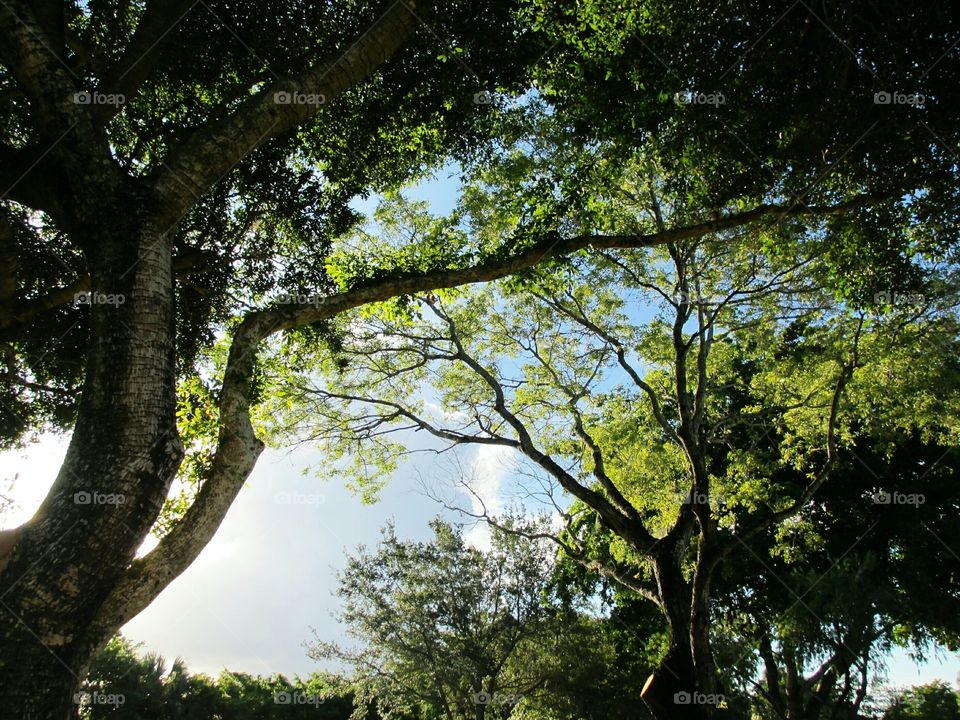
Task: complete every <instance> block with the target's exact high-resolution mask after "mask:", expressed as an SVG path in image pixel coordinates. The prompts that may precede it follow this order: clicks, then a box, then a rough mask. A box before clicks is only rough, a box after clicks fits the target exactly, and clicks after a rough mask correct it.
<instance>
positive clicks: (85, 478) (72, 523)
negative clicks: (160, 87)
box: [0, 194, 182, 719]
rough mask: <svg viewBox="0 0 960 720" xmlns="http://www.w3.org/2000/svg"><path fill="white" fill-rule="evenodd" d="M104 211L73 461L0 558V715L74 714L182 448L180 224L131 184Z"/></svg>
mask: <svg viewBox="0 0 960 720" xmlns="http://www.w3.org/2000/svg"><path fill="white" fill-rule="evenodd" d="M118 195H119V197H118V198H116V199H115V200H114V202H112V203H104V205H103V206H101V207H100V208H97V210H96V212H94V213H92V217H91V222H90V223H89V225H86V227H87V228H88V230H87V231H86V232H84V233H83V234H84V235H85V237H84V241H85V242H84V245H85V246H86V247H88V248H89V251H88V253H87V256H88V261H89V264H90V275H91V280H92V291H91V293H90V295H89V296H88V297H89V299H90V311H91V331H90V338H89V343H88V350H87V376H86V381H85V384H84V389H83V397H82V399H81V402H80V407H79V413H78V418H77V422H76V426H75V430H74V434H73V437H72V438H71V441H70V446H69V448H68V450H67V455H66V458H65V460H64V463H63V466H62V467H61V469H60V472H59V474H58V476H57V478H56V480H55V482H54V484H53V486H52V488H51V489H50V492H49V494H48V495H47V497H46V499H45V500H44V502H43V504H42V505H41V507H40V509H39V510H38V511H37V513H36V515H34V517H33V518H32V519H31V520H30V521H29V522H28V523H27V524H26V525H24V526H23V527H21V528H19V529H18V533H17V536H16V542H14V543H13V546H12V549H11V550H10V552H9V554H8V556H7V557H6V558H4V559H3V562H2V564H3V567H2V568H0V717H2V718H44V719H46V718H66V717H70V716H71V714H72V712H73V709H74V703H73V693H74V692H76V690H77V687H78V685H79V682H80V678H81V676H82V674H83V672H84V670H85V668H86V666H87V664H88V662H89V660H90V658H91V656H92V654H93V653H94V652H95V651H96V649H97V648H98V647H99V646H100V645H101V644H102V643H104V642H106V640H108V639H109V637H110V635H112V634H113V633H114V632H115V631H116V630H117V629H118V627H99V628H98V630H97V631H96V632H95V633H91V632H90V628H91V627H92V621H93V619H94V618H95V617H96V615H97V613H98V611H99V609H100V606H101V604H102V603H103V601H104V599H105V598H106V597H107V596H108V594H109V593H110V591H111V590H112V589H113V587H114V585H115V584H116V583H117V581H118V579H119V578H120V576H121V575H122V574H123V572H124V571H125V570H126V569H127V567H128V566H129V564H130V562H131V560H132V559H133V557H134V555H135V553H136V551H137V548H138V547H139V546H140V544H141V543H142V542H143V539H144V538H145V537H146V535H147V533H148V532H149V530H150V527H151V526H152V524H153V522H154V521H155V519H156V517H157V514H158V512H159V510H160V507H161V505H162V502H163V499H164V498H165V496H166V493H167V490H168V488H169V485H170V482H171V481H172V479H173V476H174V474H175V473H176V470H177V467H178V466H179V463H180V460H181V458H182V447H181V445H180V442H179V438H178V436H177V431H176V425H175V398H176V394H175V355H174V325H173V320H174V308H173V285H172V278H171V248H170V240H169V238H167V237H166V234H165V231H166V229H167V227H163V226H161V225H157V224H155V223H152V222H151V221H150V220H149V219H148V215H147V211H146V209H145V203H143V202H141V201H139V200H138V199H137V198H135V197H130V196H129V195H127V196H124V195H122V194H118Z"/></svg>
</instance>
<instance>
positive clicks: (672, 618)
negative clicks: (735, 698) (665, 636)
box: [641, 543, 726, 720]
mask: <svg viewBox="0 0 960 720" xmlns="http://www.w3.org/2000/svg"><path fill="white" fill-rule="evenodd" d="M679 545H680V543H678V546H679ZM680 567H681V566H680V557H679V547H678V548H677V549H676V551H674V552H671V551H665V552H663V553H662V554H660V555H659V556H657V557H656V558H655V559H654V574H655V576H656V580H657V591H658V594H659V596H660V598H661V603H662V609H663V611H664V615H665V617H666V620H667V625H668V627H669V632H670V646H669V648H668V650H667V653H666V655H665V656H664V657H663V659H662V660H661V661H660V665H659V666H658V667H657V669H656V670H655V671H654V673H653V675H651V676H650V678H649V679H648V680H647V683H646V685H645V686H644V688H643V691H642V693H641V697H642V698H643V701H644V703H645V704H646V706H647V708H648V709H649V710H650V712H651V713H652V714H653V716H654V717H655V718H656V720H715V719H716V718H722V717H724V716H725V714H726V712H725V710H724V708H723V707H722V706H721V700H722V698H721V697H720V696H719V694H718V693H717V687H718V685H719V683H718V682H717V679H716V671H715V668H714V665H713V659H712V654H711V653H710V649H709V638H708V637H707V636H706V634H705V633H706V631H707V629H708V627H707V624H706V622H705V621H704V618H703V615H702V613H704V612H705V611H706V602H707V598H706V597H700V596H699V595H698V594H697V592H696V591H697V590H699V591H701V592H706V590H707V588H708V587H709V584H708V583H707V584H704V583H702V582H701V583H697V582H694V583H692V584H691V583H690V582H688V581H687V580H686V578H684V577H683V573H682V571H681V569H680ZM698 613H700V615H699V616H698ZM701 634H702V637H701V636H700V635H701ZM698 658H699V660H700V661H701V662H705V663H706V664H707V666H706V667H698V665H697V659H698ZM706 675H709V676H710V677H709V678H708V680H707V681H706V682H704V680H703V678H704V676H706Z"/></svg>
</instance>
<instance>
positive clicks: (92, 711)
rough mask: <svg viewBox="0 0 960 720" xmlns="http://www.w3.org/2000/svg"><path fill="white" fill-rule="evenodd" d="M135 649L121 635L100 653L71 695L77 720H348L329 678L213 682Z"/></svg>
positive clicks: (347, 706)
mask: <svg viewBox="0 0 960 720" xmlns="http://www.w3.org/2000/svg"><path fill="white" fill-rule="evenodd" d="M139 649H140V645H139V644H137V643H134V642H132V641H130V640H128V639H127V638H124V637H122V636H119V635H118V636H117V637H114V638H113V639H111V640H110V642H109V643H108V644H107V645H106V646H105V647H104V648H103V650H101V651H100V652H99V653H97V655H96V656H95V657H94V659H93V662H92V664H91V666H90V671H89V674H88V676H87V678H86V680H85V681H84V683H83V685H82V687H81V691H80V692H79V693H78V694H77V697H76V700H77V701H78V702H77V711H78V713H79V716H80V718H81V719H82V720H107V719H109V720H211V719H213V718H216V719H217V720H307V718H311V719H312V720H346V718H348V717H349V716H350V714H351V711H352V710H353V705H354V703H353V697H352V694H351V692H350V690H349V687H348V686H347V685H346V684H345V683H344V682H343V681H342V679H338V678H336V677H334V676H329V675H323V674H315V675H311V676H310V677H309V678H307V679H305V680H304V679H300V678H296V679H294V680H293V681H291V680H288V679H287V678H285V677H284V676H282V675H273V676H270V677H262V676H254V675H248V674H245V673H237V672H230V671H229V670H225V671H224V672H222V673H221V674H220V676H219V677H218V678H217V679H215V680H214V679H211V678H210V677H208V676H206V675H203V674H191V673H190V672H189V671H188V670H187V667H186V664H185V663H184V662H183V660H181V659H179V658H178V659H177V660H175V661H174V662H173V663H172V664H171V665H170V667H169V668H168V667H167V663H166V661H165V660H164V659H163V657H161V656H160V655H158V654H156V653H141V652H140V651H139ZM363 717H364V718H365V720H366V718H370V720H373V718H374V717H375V716H374V715H372V714H371V713H370V712H368V713H367V714H366V715H364V716H363Z"/></svg>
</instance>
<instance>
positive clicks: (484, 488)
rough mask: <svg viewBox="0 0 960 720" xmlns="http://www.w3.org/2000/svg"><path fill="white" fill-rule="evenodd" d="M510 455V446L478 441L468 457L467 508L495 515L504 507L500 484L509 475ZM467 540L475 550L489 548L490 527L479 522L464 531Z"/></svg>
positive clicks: (475, 511)
mask: <svg viewBox="0 0 960 720" xmlns="http://www.w3.org/2000/svg"><path fill="white" fill-rule="evenodd" d="M513 456H514V451H513V450H512V449H511V448H508V447H504V446H502V445H479V446H477V447H476V449H475V450H474V452H473V457H472V458H471V460H470V468H469V471H470V474H469V476H468V478H467V482H468V483H469V485H470V488H471V490H473V493H474V494H472V495H470V510H471V512H473V513H474V514H477V515H479V514H481V513H483V512H484V509H486V512H487V513H489V514H491V515H495V514H498V513H501V512H503V510H504V509H505V502H504V494H503V485H504V482H505V481H506V479H507V477H508V476H509V475H510V464H511V461H512V458H513ZM464 537H465V539H466V540H467V542H468V543H470V544H471V545H473V546H474V547H475V548H477V549H479V550H489V549H490V528H489V526H488V525H487V524H486V523H484V522H480V523H477V524H476V525H474V526H473V527H472V528H470V529H469V530H468V531H467V532H466V533H465V535H464Z"/></svg>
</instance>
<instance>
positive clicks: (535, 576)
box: [311, 520, 590, 720]
mask: <svg viewBox="0 0 960 720" xmlns="http://www.w3.org/2000/svg"><path fill="white" fill-rule="evenodd" d="M431 528H432V530H433V533H434V537H433V538H432V539H431V540H430V541H429V542H413V541H403V540H400V539H399V538H397V536H396V534H395V533H394V530H393V528H392V527H391V526H388V527H387V528H386V529H385V530H384V534H383V540H382V541H381V542H380V544H379V546H378V547H377V549H376V551H374V552H367V551H366V550H361V551H360V552H359V553H358V554H356V555H353V556H351V557H350V558H349V559H348V561H347V566H346V569H345V570H344V571H343V573H342V574H341V576H340V587H339V591H338V592H339V595H340V597H341V599H342V600H343V604H344V609H343V613H342V616H341V619H342V621H343V622H344V624H345V625H346V627H347V631H348V633H349V634H350V635H351V636H352V637H354V638H356V640H358V641H359V643H360V644H359V646H358V647H356V648H344V647H341V646H339V645H337V644H333V643H327V642H319V643H317V644H316V645H315V646H314V647H313V648H312V651H311V655H312V656H313V657H315V658H316V659H318V660H324V659H330V658H334V659H338V660H341V661H344V662H347V663H349V664H350V665H351V666H352V667H353V668H354V682H355V684H356V687H357V700H358V702H359V703H361V704H363V703H366V702H368V701H375V702H376V703H377V704H378V707H381V708H382V710H383V714H384V717H388V718H390V717H395V716H396V713H398V712H411V711H416V712H419V713H422V714H424V715H425V716H426V717H442V718H447V719H448V720H460V719H463V720H467V719H470V720H484V718H506V717H510V716H512V715H511V714H512V713H513V712H514V711H515V710H514V706H516V705H518V704H519V703H524V704H530V703H532V704H534V705H535V704H536V698H537V697H539V696H540V694H541V693H542V692H543V688H544V685H545V683H546V682H548V680H549V679H550V678H552V677H555V676H556V673H557V672H558V663H562V662H565V661H566V660H568V659H569V658H570V657H571V653H570V651H569V646H565V645H564V631H565V628H564V627H563V625H562V624H561V623H560V622H558V619H557V616H556V612H555V609H554V608H552V607H551V604H550V603H549V599H548V598H547V597H545V594H546V592H547V584H548V580H549V576H550V565H551V561H550V552H549V550H550V549H549V548H548V547H547V546H545V544H544V543H543V542H538V541H533V540H529V539H525V538H520V537H514V536H510V535H505V534H498V533H495V534H494V535H493V547H492V549H491V550H490V551H488V552H483V551H480V550H478V549H476V548H473V547H471V546H470V545H468V544H467V542H466V540H465V539H464V537H463V534H462V531H460V530H458V529H455V528H454V527H452V526H450V525H448V524H446V523H444V522H442V521H440V520H434V521H433V522H432V523H431ZM564 649H566V650H568V651H567V652H564ZM584 652H587V653H589V652H590V650H589V649H585V650H584Z"/></svg>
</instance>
